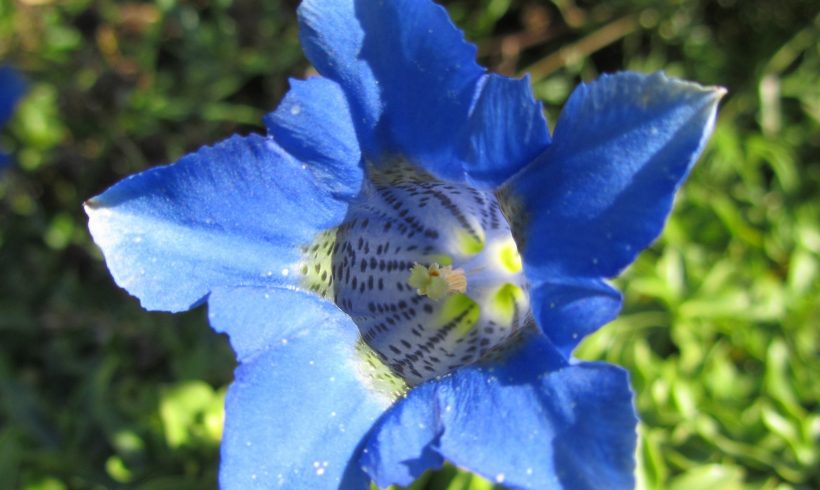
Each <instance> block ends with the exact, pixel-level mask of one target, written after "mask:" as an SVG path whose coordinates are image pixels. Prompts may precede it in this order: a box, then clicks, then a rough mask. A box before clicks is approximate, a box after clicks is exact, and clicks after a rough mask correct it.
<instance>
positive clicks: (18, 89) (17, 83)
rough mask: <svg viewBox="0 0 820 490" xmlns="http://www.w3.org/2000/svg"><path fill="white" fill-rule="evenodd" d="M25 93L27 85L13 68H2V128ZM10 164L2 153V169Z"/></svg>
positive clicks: (0, 78)
mask: <svg viewBox="0 0 820 490" xmlns="http://www.w3.org/2000/svg"><path fill="white" fill-rule="evenodd" d="M24 91H25V83H24V82H23V79H22V78H21V77H20V75H19V74H18V73H17V72H16V71H15V70H14V69H12V68H11V67H8V66H0V126H2V125H4V124H6V122H7V121H8V120H9V118H11V114H12V113H13V112H14V106H15V105H17V101H18V100H19V99H20V97H22V95H23V92H24ZM7 164H8V156H7V155H6V154H5V153H3V152H2V151H0V169H2V168H3V167H5V166H6V165H7Z"/></svg>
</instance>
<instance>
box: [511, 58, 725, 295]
mask: <svg viewBox="0 0 820 490" xmlns="http://www.w3.org/2000/svg"><path fill="white" fill-rule="evenodd" d="M723 93H724V91H723V89H718V88H705V87H702V86H700V85H696V84H693V83H688V82H682V81H678V80H674V79H670V78H667V77H666V76H665V75H663V74H661V73H656V74H653V75H641V74H637V73H619V74H616V75H611V76H604V77H602V78H601V79H599V80H597V81H595V82H593V83H591V84H588V85H581V86H579V87H578V88H577V89H576V90H575V92H574V93H573V94H572V96H571V97H570V99H569V101H568V102H567V105H566V107H565V108H564V111H563V113H562V114H561V117H560V118H559V120H558V122H557V126H556V130H555V134H554V135H553V143H552V145H551V146H550V147H549V149H548V150H547V151H546V152H545V154H544V155H543V156H542V157H541V158H539V159H538V160H536V161H535V162H534V163H532V164H531V165H530V166H528V167H527V168H525V169H524V170H523V171H522V172H521V173H519V174H517V175H516V176H515V178H514V179H513V181H512V182H510V184H509V185H510V189H509V190H511V191H512V192H511V194H513V195H514V199H518V200H519V201H520V204H522V205H523V208H524V210H525V217H524V220H525V230H524V237H523V239H524V242H525V246H524V250H523V254H522V255H523V258H524V263H525V264H526V268H527V273H528V275H529V276H530V277H531V278H533V281H534V282H538V279H539V278H543V279H547V278H549V277H551V276H555V275H559V276H566V277H571V276H586V277H601V276H603V277H612V276H615V275H617V274H618V273H619V272H620V271H621V270H622V269H623V268H624V267H626V266H627V265H628V264H630V263H631V262H632V261H633V260H634V259H635V257H636V255H637V254H638V253H639V252H640V251H641V250H642V249H643V248H645V247H647V246H648V245H649V244H650V243H651V242H652V240H654V239H655V238H656V237H657V236H658V234H659V233H660V231H661V229H662V227H663V224H664V222H665V220H666V217H667V215H668V214H669V211H670V208H671V206H672V200H673V197H674V194H675V191H676V190H677V189H678V187H679V186H680V185H681V183H682V182H683V180H684V179H685V177H686V175H687V174H688V172H689V170H690V168H691V167H692V165H693V164H694V163H695V161H696V160H697V158H698V155H699V154H700V152H701V150H702V149H703V146H704V144H705V142H706V139H707V137H708V135H709V133H710V132H711V130H712V127H713V125H714V120H715V111H716V108H717V103H718V100H719V99H720V97H721V96H722V95H723Z"/></svg>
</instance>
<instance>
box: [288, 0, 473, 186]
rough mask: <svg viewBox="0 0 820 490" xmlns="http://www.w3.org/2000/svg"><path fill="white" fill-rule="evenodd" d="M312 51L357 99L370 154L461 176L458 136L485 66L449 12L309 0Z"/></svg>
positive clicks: (306, 28) (303, 13) (426, 6)
mask: <svg viewBox="0 0 820 490" xmlns="http://www.w3.org/2000/svg"><path fill="white" fill-rule="evenodd" d="M299 21H300V24H301V27H302V29H301V39H302V45H303V46H304V49H305V53H306V54H307V56H308V58H309V59H310V60H311V62H312V63H313V64H314V65H315V66H316V68H317V69H318V70H319V73H321V74H322V75H324V76H326V77H328V78H331V79H333V80H335V81H336V82H338V83H339V84H340V85H341V86H342V88H343V89H344V90H345V93H346V94H347V96H348V99H349V100H350V102H351V106H352V112H353V114H354V121H355V123H356V125H357V127H358V129H359V137H360V140H361V141H362V145H363V147H364V149H365V153H366V154H367V156H368V157H370V158H371V159H372V160H373V161H378V160H379V159H380V157H381V156H390V155H393V154H402V155H405V156H407V157H408V158H409V159H410V160H412V161H414V162H415V163H417V164H419V165H421V166H423V167H424V168H426V169H427V170H428V171H430V172H432V173H434V174H436V175H438V176H439V177H442V178H449V179H452V180H457V181H461V180H463V179H464V169H463V168H462V166H461V165H458V164H457V163H456V164H454V163H453V160H454V156H455V155H454V150H455V148H454V146H455V145H454V144H453V141H454V135H457V136H458V135H462V134H464V131H465V130H466V127H467V124H468V118H469V112H470V110H471V108H472V105H473V102H474V98H475V91H476V87H477V83H478V81H479V79H480V78H481V77H482V75H483V74H484V70H483V69H482V68H481V67H480V66H479V65H478V64H477V63H476V61H475V56H476V48H475V46H473V45H472V44H469V43H467V42H466V41H465V40H464V37H463V35H462V33H461V32H460V31H459V30H458V29H457V28H456V27H455V26H454V25H453V23H452V22H451V21H450V19H449V17H448V16H447V12H446V10H444V8H442V7H441V6H439V5H436V4H434V3H432V2H430V1H428V0H395V1H389V2H373V1H367V0H340V1H336V2H327V1H325V0H306V1H304V2H302V5H301V6H300V8H299Z"/></svg>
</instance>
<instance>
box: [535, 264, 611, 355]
mask: <svg viewBox="0 0 820 490" xmlns="http://www.w3.org/2000/svg"><path fill="white" fill-rule="evenodd" d="M530 299H531V303H532V305H533V313H534V314H535V318H536V321H537V322H538V326H539V327H541V331H542V332H544V334H545V335H546V336H547V337H549V339H550V340H551V341H552V343H553V344H554V345H555V346H556V347H557V348H558V350H559V351H561V353H562V354H563V355H564V357H567V358H569V356H570V354H571V353H572V351H573V350H574V349H575V347H576V346H577V345H578V344H579V343H580V342H581V340H583V339H584V337H586V336H587V335H589V334H591V333H592V332H594V331H595V330H597V329H598V328H600V327H601V326H603V325H605V324H607V323H609V322H611V321H612V320H614V319H615V317H617V316H618V312H619V311H620V310H621V299H622V298H621V293H619V292H618V291H617V290H615V289H613V288H612V287H611V286H610V285H608V284H606V283H605V282H604V281H601V280H599V279H564V280H557V279H553V280H551V281H550V282H544V283H541V284H537V285H534V286H533V288H532V289H531V292H530Z"/></svg>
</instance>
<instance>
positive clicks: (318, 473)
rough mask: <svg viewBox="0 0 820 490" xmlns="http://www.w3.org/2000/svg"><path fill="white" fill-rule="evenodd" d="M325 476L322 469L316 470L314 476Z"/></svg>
mask: <svg viewBox="0 0 820 490" xmlns="http://www.w3.org/2000/svg"><path fill="white" fill-rule="evenodd" d="M324 474H325V469H324V468H316V476H322V475H324Z"/></svg>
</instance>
